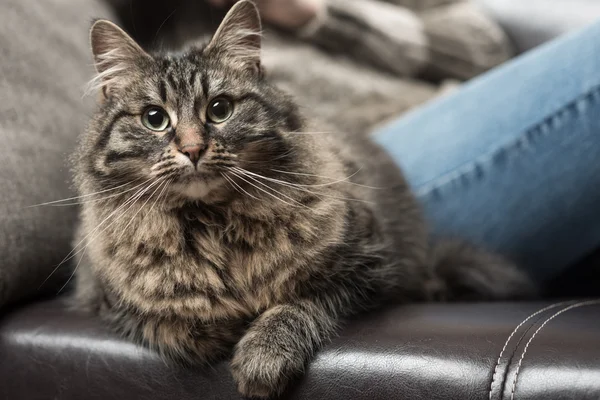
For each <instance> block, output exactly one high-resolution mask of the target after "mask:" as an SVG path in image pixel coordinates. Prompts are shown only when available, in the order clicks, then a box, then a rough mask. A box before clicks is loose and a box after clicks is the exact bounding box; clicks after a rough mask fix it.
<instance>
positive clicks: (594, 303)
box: [510, 300, 600, 400]
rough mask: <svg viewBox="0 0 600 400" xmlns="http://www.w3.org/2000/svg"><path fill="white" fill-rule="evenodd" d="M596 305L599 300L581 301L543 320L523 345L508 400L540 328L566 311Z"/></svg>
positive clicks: (512, 398)
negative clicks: (526, 354) (528, 350)
mask: <svg viewBox="0 0 600 400" xmlns="http://www.w3.org/2000/svg"><path fill="white" fill-rule="evenodd" d="M596 304H600V300H588V301H582V302H580V303H576V304H571V305H570V306H568V307H565V308H563V309H562V310H560V311H558V312H556V313H554V314H553V315H552V316H551V317H549V318H548V319H547V320H545V321H544V323H543V324H542V325H540V327H539V328H537V330H536V331H535V332H534V333H533V335H532V336H531V338H530V339H529V341H528V342H527V344H526V345H525V348H524V349H523V354H521V358H520V359H519V364H517V372H515V378H514V379H513V384H512V389H511V391H510V400H514V399H515V388H516V387H517V378H518V377H519V370H520V369H521V363H523V359H524V358H525V353H527V349H528V348H529V345H530V344H531V342H532V341H533V339H534V338H535V336H536V335H537V334H538V332H539V331H541V330H542V328H543V327H544V326H546V324H547V323H548V322H550V321H552V320H553V319H554V318H556V317H558V316H559V315H560V314H562V313H564V312H567V311H569V310H572V309H574V308H577V307H583V306H591V305H596Z"/></svg>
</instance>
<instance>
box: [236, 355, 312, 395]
mask: <svg viewBox="0 0 600 400" xmlns="http://www.w3.org/2000/svg"><path fill="white" fill-rule="evenodd" d="M301 371H302V363H297V360H293V357H290V356H289V355H288V356H286V355H285V354H282V353H279V352H278V351H277V350H275V349H272V348H264V347H262V346H258V347H254V346H252V345H251V344H249V343H240V345H238V347H237V349H236V352H235V354H234V357H233V360H232V361H231V372H232V374H233V379H234V380H235V382H236V384H237V388H238V391H239V392H240V393H241V394H242V395H243V396H245V397H249V398H261V399H265V398H273V397H277V396H278V395H280V394H281V392H283V390H284V389H285V387H286V386H287V384H288V383H289V380H290V378H291V377H293V376H294V375H296V374H297V373H300V372H301Z"/></svg>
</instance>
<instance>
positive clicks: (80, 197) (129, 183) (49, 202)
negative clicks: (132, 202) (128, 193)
mask: <svg viewBox="0 0 600 400" xmlns="http://www.w3.org/2000/svg"><path fill="white" fill-rule="evenodd" d="M150 180H152V178H150V179H148V180H147V181H145V182H142V183H140V184H139V185H137V186H135V187H134V188H132V189H131V190H133V189H135V188H138V187H140V186H142V185H143V184H145V183H147V182H150ZM132 183H133V182H127V183H124V184H122V185H119V186H115V187H113V188H110V189H104V190H101V191H99V192H95V193H89V194H84V195H82V196H75V197H69V198H68V199H62V200H54V201H48V202H46V203H40V204H34V205H31V206H27V207H25V208H32V207H40V206H47V205H51V204H57V203H62V202H65V201H71V200H78V199H82V198H84V197H90V196H95V195H98V194H101V193H106V192H110V191H113V190H117V189H119V188H122V187H123V186H127V185H131V184H132Z"/></svg>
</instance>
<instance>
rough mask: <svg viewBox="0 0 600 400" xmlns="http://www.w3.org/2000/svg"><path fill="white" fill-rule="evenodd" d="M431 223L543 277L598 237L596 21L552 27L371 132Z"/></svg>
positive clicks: (599, 53)
mask: <svg viewBox="0 0 600 400" xmlns="http://www.w3.org/2000/svg"><path fill="white" fill-rule="evenodd" d="M376 140H377V141H378V142H379V143H381V144H382V145H383V146H384V147H385V148H387V150H388V151H389V153H390V154H391V155H392V156H393V157H394V159H395V160H396V161H397V162H398V163H399V164H400V165H401V166H402V168H403V170H404V172H405V174H406V176H407V178H408V180H409V182H410V183H411V185H412V187H413V189H414V191H415V192H416V194H417V196H418V198H419V199H420V201H421V203H422V205H423V208H424V210H425V214H426V216H427V218H428V220H429V222H430V224H431V227H432V229H433V231H434V233H435V234H437V235H442V236H455V237H456V236H458V237H462V238H465V239H467V240H469V241H471V242H474V243H478V244H481V245H483V246H485V247H487V248H488V249H491V250H495V251H498V252H500V253H501V254H505V255H507V256H509V257H511V258H512V259H514V260H515V261H517V262H520V263H521V264H522V265H524V266H526V267H527V268H528V269H529V271H530V272H531V274H532V275H533V276H535V277H536V278H537V279H538V280H541V281H543V280H547V279H550V278H552V277H554V276H556V275H557V274H558V273H559V272H560V271H561V270H562V269H564V268H566V267H567V266H569V265H570V264H572V263H573V262H575V261H577V260H579V259H580V258H582V257H583V256H585V255H586V254H587V253H589V252H591V251H593V250H594V249H595V248H597V247H598V246H600V24H595V25H593V26H590V27H588V28H586V29H584V30H583V31H580V32H576V33H575V34H571V35H567V36H565V37H562V38H559V39H558V40H555V41H554V42H551V43H549V44H546V45H544V46H542V47H540V48H538V49H535V50H533V51H531V52H529V53H527V54H525V55H523V56H521V57H519V58H517V59H515V60H513V61H511V62H509V63H506V64H505V65H503V66H501V67H499V68H497V69H496V70H493V71H491V72H489V73H487V74H485V75H483V76H481V77H479V78H477V79H474V80H472V81H471V82H469V83H467V84H465V85H464V87H463V88H462V89H460V90H459V91H457V92H455V93H453V94H451V95H448V96H446V97H442V98H439V99H437V100H435V101H433V102H431V103H429V104H427V105H425V106H423V107H421V108H419V109H416V110H415V111H413V112H411V113H409V114H407V115H406V116H404V117H403V118H401V119H399V120H397V121H395V122H393V123H392V124H390V125H389V126H388V127H386V128H384V129H382V130H381V131H380V132H378V133H377V135H376Z"/></svg>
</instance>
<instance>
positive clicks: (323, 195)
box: [244, 170, 373, 204]
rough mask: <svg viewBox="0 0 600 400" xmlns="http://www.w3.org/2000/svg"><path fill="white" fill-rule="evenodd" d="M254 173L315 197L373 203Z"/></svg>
mask: <svg viewBox="0 0 600 400" xmlns="http://www.w3.org/2000/svg"><path fill="white" fill-rule="evenodd" d="M244 171H245V170H244ZM246 172H250V171H246ZM254 175H255V176H257V177H259V178H261V179H266V180H270V181H273V183H277V184H279V185H282V186H287V187H289V188H292V189H296V190H301V191H303V192H306V193H309V194H312V195H313V196H317V197H328V198H331V199H336V200H345V201H356V202H360V203H366V204H373V202H372V201H368V200H361V199H355V198H350V197H339V196H332V195H328V194H325V193H320V192H314V191H311V190H309V189H307V188H305V187H301V186H297V185H296V184H293V183H291V182H286V181H280V180H277V179H273V178H267V177H266V176H262V175H258V174H254Z"/></svg>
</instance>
